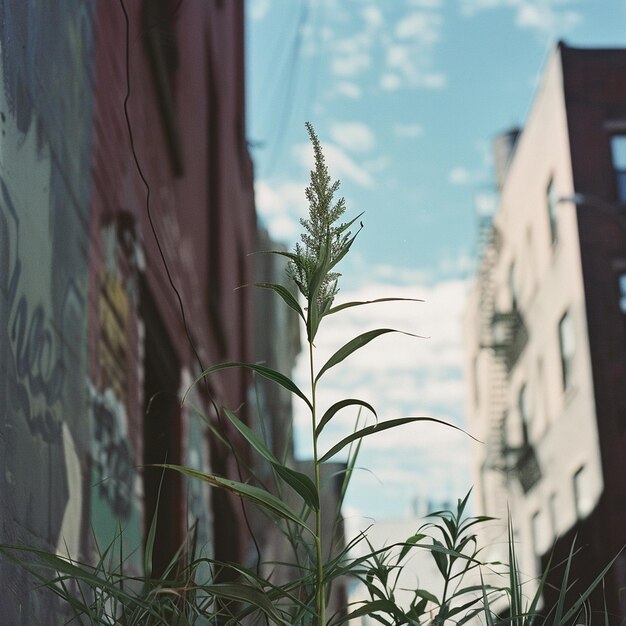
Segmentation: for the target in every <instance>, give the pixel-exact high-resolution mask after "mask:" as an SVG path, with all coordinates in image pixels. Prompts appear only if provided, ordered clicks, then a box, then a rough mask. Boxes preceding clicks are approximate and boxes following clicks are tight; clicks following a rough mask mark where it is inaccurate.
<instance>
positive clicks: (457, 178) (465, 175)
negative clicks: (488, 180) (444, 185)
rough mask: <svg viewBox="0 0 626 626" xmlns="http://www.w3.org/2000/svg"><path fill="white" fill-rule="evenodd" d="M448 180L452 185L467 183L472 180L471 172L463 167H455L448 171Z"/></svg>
mask: <svg viewBox="0 0 626 626" xmlns="http://www.w3.org/2000/svg"><path fill="white" fill-rule="evenodd" d="M448 180H449V181H450V182H451V183H452V184H453V185H467V184H468V183H470V182H472V174H471V172H470V171H469V170H468V169H467V168H465V167H455V168H453V169H452V170H451V171H450V174H449V175H448Z"/></svg>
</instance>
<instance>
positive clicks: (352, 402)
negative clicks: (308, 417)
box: [315, 398, 378, 437]
mask: <svg viewBox="0 0 626 626" xmlns="http://www.w3.org/2000/svg"><path fill="white" fill-rule="evenodd" d="M348 406H362V407H365V408H366V409H368V410H369V411H371V412H372V413H373V414H374V416H375V417H378V416H377V414H376V411H375V410H374V407H372V405H371V404H369V403H368V402H365V401H363V400H357V399H355V398H348V399H346V400H341V401H340V402H336V403H335V404H333V405H332V406H331V407H330V408H329V409H328V410H327V411H326V413H324V415H323V416H322V419H321V420H320V421H319V424H318V425H317V427H316V428H315V436H316V437H319V435H320V433H321V432H322V430H323V429H324V426H326V424H327V423H328V422H329V421H330V420H331V419H332V418H333V417H334V416H335V414H336V413H338V412H339V411H341V410H342V409H345V408H346V407H348Z"/></svg>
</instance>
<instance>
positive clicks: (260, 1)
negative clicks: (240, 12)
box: [247, 0, 270, 21]
mask: <svg viewBox="0 0 626 626" xmlns="http://www.w3.org/2000/svg"><path fill="white" fill-rule="evenodd" d="M247 7H248V15H249V16H250V17H251V18H252V19H253V20H255V21H260V20H262V19H263V18H265V16H266V15H267V13H268V12H269V9H270V0H249V1H248V2H247Z"/></svg>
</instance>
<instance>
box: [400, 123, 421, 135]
mask: <svg viewBox="0 0 626 626" xmlns="http://www.w3.org/2000/svg"><path fill="white" fill-rule="evenodd" d="M393 134H394V135H396V137H402V138H403V139H415V138H416V137H421V136H422V135H423V134H424V128H423V126H421V125H420V124H415V123H413V124H395V125H394V127H393Z"/></svg>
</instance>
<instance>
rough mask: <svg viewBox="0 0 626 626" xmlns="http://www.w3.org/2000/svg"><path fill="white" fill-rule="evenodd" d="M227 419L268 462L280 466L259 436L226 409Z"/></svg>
mask: <svg viewBox="0 0 626 626" xmlns="http://www.w3.org/2000/svg"><path fill="white" fill-rule="evenodd" d="M224 413H225V414H226V417H227V418H228V419H229V420H230V421H231V422H232V424H233V426H234V427H235V428H236V429H237V430H238V431H239V432H240V433H241V434H242V435H243V437H244V438H245V440H246V441H247V442H248V443H249V444H250V445H251V446H252V447H253V448H254V449H255V450H256V451H257V452H258V453H259V454H260V455H261V456H262V457H263V458H264V459H266V460H267V461H269V462H270V463H272V464H278V463H279V462H278V459H277V458H276V457H275V456H274V454H273V453H272V452H271V451H270V449H269V448H268V447H267V446H266V445H265V442H264V441H262V440H261V439H260V438H259V437H258V436H257V434H256V433H255V432H254V431H253V430H252V429H251V428H250V427H249V426H247V425H246V424H244V423H243V422H242V421H241V420H240V419H239V418H238V417H237V416H236V415H235V414H234V413H233V412H232V411H230V410H229V409H226V408H225V409H224Z"/></svg>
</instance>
